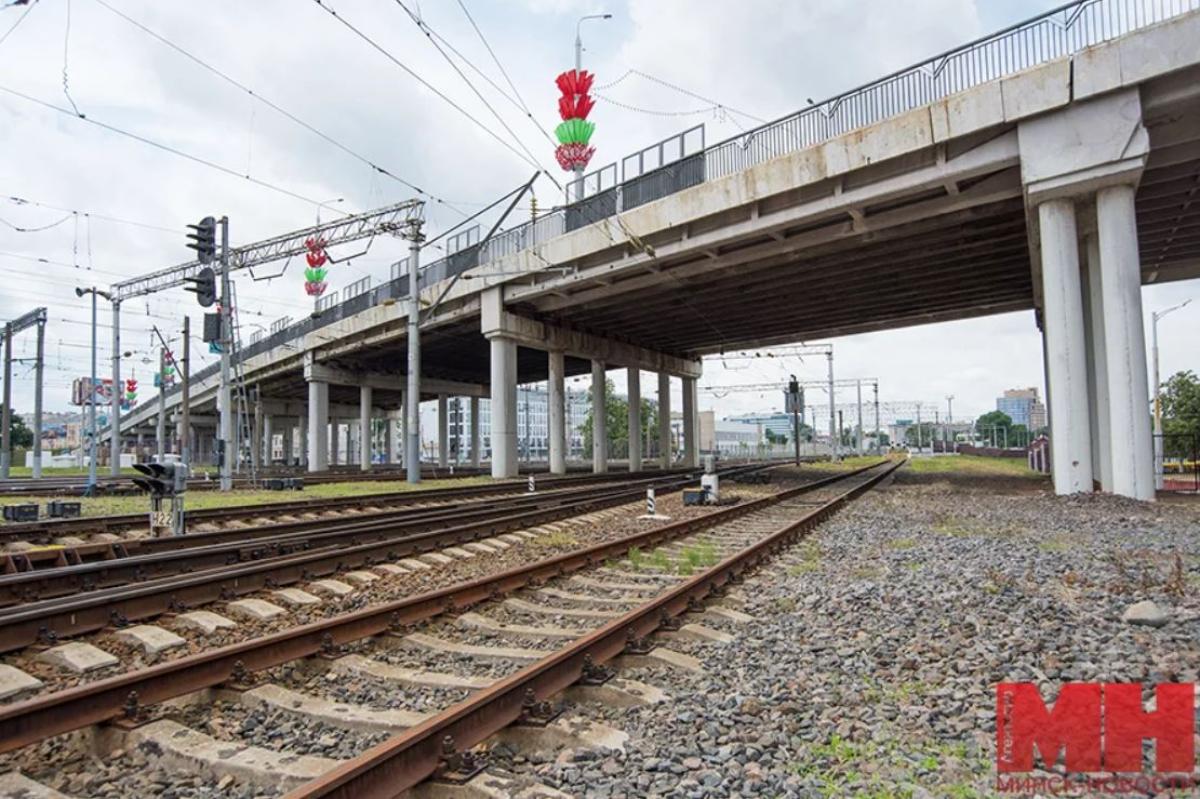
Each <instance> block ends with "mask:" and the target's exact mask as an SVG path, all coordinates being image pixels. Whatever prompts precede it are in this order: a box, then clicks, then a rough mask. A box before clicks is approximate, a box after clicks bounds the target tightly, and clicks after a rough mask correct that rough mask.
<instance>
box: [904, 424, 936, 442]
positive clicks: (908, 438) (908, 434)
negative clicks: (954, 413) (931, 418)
mask: <svg viewBox="0 0 1200 799" xmlns="http://www.w3.org/2000/svg"><path fill="white" fill-rule="evenodd" d="M935 429H937V427H936V425H934V423H933V422H921V424H920V425H916V424H910V425H909V426H908V427H906V428H905V429H904V445H905V446H906V447H915V446H917V445H918V444H919V445H920V446H922V447H930V446H932V445H933V435H934V430H935ZM918 430H919V431H920V436H919V437H918V435H917V432H918Z"/></svg>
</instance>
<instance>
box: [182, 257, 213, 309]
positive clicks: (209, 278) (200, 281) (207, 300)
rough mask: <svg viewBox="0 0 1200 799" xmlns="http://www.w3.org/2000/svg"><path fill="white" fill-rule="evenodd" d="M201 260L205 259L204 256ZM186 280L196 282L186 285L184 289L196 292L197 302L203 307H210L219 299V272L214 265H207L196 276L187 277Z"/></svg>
mask: <svg viewBox="0 0 1200 799" xmlns="http://www.w3.org/2000/svg"><path fill="white" fill-rule="evenodd" d="M201 260H202V261H203V258H202V259H201ZM184 280H185V281H186V282H188V283H194V284H195V285H194V286H186V287H185V288H184V291H190V292H192V293H194V294H195V295H196V302H198V303H200V305H201V307H204V308H208V307H209V306H211V305H212V304H213V303H214V302H216V301H217V273H216V272H214V271H213V270H212V267H208V266H206V267H204V268H203V269H201V270H200V271H199V272H197V273H196V276H195V277H185V278H184Z"/></svg>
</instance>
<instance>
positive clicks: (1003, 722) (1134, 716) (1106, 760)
mask: <svg viewBox="0 0 1200 799" xmlns="http://www.w3.org/2000/svg"><path fill="white" fill-rule="evenodd" d="M1154 705H1155V709H1154V710H1146V709H1145V708H1144V707H1143V706H1142V686H1141V684H1139V683H1067V684H1066V685H1064V686H1063V687H1062V689H1061V690H1060V691H1059V692H1058V698H1057V699H1056V700H1055V701H1054V707H1053V709H1050V708H1047V707H1046V703H1045V702H1044V701H1042V696H1041V694H1040V693H1038V689H1037V686H1035V685H1034V684H1033V683H1000V684H999V685H998V686H996V770H997V771H998V772H1000V773H1013V772H1027V771H1032V770H1033V768H1034V756H1033V750H1034V748H1035V747H1036V748H1037V751H1038V754H1039V755H1040V758H1041V763H1042V766H1043V767H1044V768H1047V769H1048V768H1049V767H1050V766H1053V765H1054V764H1055V763H1057V762H1059V759H1060V756H1061V757H1062V759H1063V761H1064V765H1065V766H1066V769H1067V771H1068V772H1072V773H1075V774H1087V773H1096V772H1116V773H1131V772H1141V771H1143V766H1142V742H1143V741H1144V740H1152V741H1153V742H1154V769H1155V771H1156V772H1158V773H1160V774H1161V773H1184V774H1191V773H1192V771H1193V769H1194V768H1195V766H1196V751H1195V744H1194V743H1193V736H1194V735H1195V728H1196V691H1195V686H1194V685H1193V684H1191V683H1164V684H1162V685H1158V686H1155V689H1154Z"/></svg>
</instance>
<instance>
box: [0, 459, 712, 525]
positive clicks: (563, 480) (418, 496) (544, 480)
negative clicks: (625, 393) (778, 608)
mask: <svg viewBox="0 0 1200 799" xmlns="http://www.w3.org/2000/svg"><path fill="white" fill-rule="evenodd" d="M691 471H695V470H694V469H668V470H665V471H660V470H643V471H640V472H609V473H606V474H599V475H597V474H591V473H587V474H579V475H575V476H566V477H538V478H537V485H538V486H539V487H541V488H558V487H561V486H574V485H586V484H589V483H598V482H605V481H612V480H620V479H650V478H653V477H662V476H664V475H673V474H685V473H687V472H691ZM399 476H402V475H399ZM388 479H396V475H389V478H388ZM351 481H352V480H348V481H347V482H351ZM353 482H361V481H353ZM306 485H308V482H307V481H306ZM525 487H526V483H525V481H524V480H503V481H497V482H495V483H485V484H479V485H467V486H445V487H442V488H427V489H419V490H416V491H387V492H381V493H378V494H362V495H358V496H353V497H328V498H320V499H298V500H286V501H283V502H272V503H258V504H251V505H234V506H231V507H225V508H203V509H198V510H190V511H187V520H188V522H189V523H192V524H210V523H213V522H220V521H225V520H228V519H236V518H241V517H255V516H263V515H266V514H280V513H295V512H307V511H314V510H328V509H336V508H339V507H356V506H360V505H371V504H378V503H394V502H403V503H405V504H412V503H415V502H424V501H427V500H429V501H436V500H441V499H451V498H455V497H473V496H480V495H486V494H507V493H518V492H521V491H524V490H525ZM191 488H192V486H191V485H190V484H189V487H188V490H191ZM146 520H147V514H146V513H122V514H115V515H109V516H81V517H78V518H73V519H53V520H43V521H38V522H18V523H15V524H5V525H0V541H18V540H19V541H27V540H30V539H34V540H40V539H42V538H51V537H54V536H62V535H69V534H71V533H80V532H85V533H95V532H118V531H121V530H127V529H130V528H134V527H144V526H146V523H147V521H146Z"/></svg>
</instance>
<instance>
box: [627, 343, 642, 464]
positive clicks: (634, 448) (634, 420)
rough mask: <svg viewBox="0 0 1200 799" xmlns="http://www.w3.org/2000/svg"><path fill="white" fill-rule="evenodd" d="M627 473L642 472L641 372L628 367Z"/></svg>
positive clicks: (635, 368) (634, 367) (633, 367)
mask: <svg viewBox="0 0 1200 799" xmlns="http://www.w3.org/2000/svg"><path fill="white" fill-rule="evenodd" d="M626 382H627V383H628V384H629V391H628V394H629V471H631V472H640V471H641V470H642V372H641V370H640V369H638V368H637V367H636V366H631V367H629V376H628V377H627V378H626Z"/></svg>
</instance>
